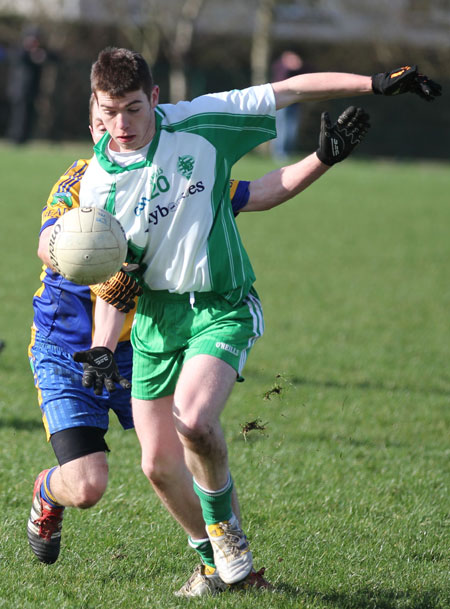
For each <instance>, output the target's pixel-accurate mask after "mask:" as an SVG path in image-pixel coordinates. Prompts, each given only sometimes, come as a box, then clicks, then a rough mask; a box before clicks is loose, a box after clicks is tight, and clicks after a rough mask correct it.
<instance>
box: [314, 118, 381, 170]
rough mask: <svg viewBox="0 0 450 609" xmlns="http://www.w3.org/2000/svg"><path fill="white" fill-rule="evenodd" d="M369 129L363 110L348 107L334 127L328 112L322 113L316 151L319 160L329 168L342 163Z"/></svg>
mask: <svg viewBox="0 0 450 609" xmlns="http://www.w3.org/2000/svg"><path fill="white" fill-rule="evenodd" d="M369 127H370V123H369V115H368V114H367V113H366V112H365V111H364V110H363V108H355V106H350V107H348V108H347V109H346V110H344V112H343V113H342V114H341V115H340V117H339V118H338V119H337V121H336V122H335V123H334V125H332V124H331V121H330V115H329V114H328V112H322V116H321V121H320V137H319V148H318V149H317V151H316V154H317V156H318V157H319V160H320V161H322V163H325V165H330V166H331V165H334V164H335V163H339V162H340V161H343V160H344V159H345V158H347V157H348V155H349V154H350V152H351V151H352V150H353V148H355V146H357V145H358V144H359V143H360V142H361V140H362V139H363V137H364V135H365V134H366V133H367V131H368V130H369Z"/></svg>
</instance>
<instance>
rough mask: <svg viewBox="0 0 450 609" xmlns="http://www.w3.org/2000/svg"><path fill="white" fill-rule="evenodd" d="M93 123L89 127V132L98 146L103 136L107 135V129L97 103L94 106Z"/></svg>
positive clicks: (92, 112)
mask: <svg viewBox="0 0 450 609" xmlns="http://www.w3.org/2000/svg"><path fill="white" fill-rule="evenodd" d="M91 121H92V124H91V125H89V131H90V132H91V135H92V140H93V142H94V144H96V143H97V142H98V141H99V140H100V139H101V137H102V136H103V134H104V133H106V127H105V124H104V123H103V121H102V119H101V116H100V113H99V111H98V106H97V103H96V102H95V101H94V103H93V104H92V111H91Z"/></svg>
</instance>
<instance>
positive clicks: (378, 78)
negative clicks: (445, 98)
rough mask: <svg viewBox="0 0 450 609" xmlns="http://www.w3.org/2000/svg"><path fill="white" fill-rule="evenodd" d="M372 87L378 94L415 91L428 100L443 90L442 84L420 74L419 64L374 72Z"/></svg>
mask: <svg viewBox="0 0 450 609" xmlns="http://www.w3.org/2000/svg"><path fill="white" fill-rule="evenodd" d="M372 89H373V92H374V93H375V94H376V95H400V94H401V93H415V94H416V95H418V96H419V97H421V98H422V99H425V100H426V101H433V100H434V99H435V98H436V97H439V95H441V91H442V87H441V85H440V84H438V83H437V82H434V80H431V79H430V78H428V76H425V74H419V73H418V68H417V66H403V67H402V68H397V69H395V70H392V71H391V72H379V73H378V74H374V75H373V76H372Z"/></svg>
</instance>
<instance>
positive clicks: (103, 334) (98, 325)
mask: <svg viewBox="0 0 450 609" xmlns="http://www.w3.org/2000/svg"><path fill="white" fill-rule="evenodd" d="M125 317H126V315H125V313H122V312H121V311H118V310H117V309H116V308H115V307H113V306H112V305H110V304H108V303H107V302H105V301H104V300H102V299H101V298H97V299H96V301H95V324H94V336H93V337H92V346H93V347H108V349H110V350H111V351H114V350H115V348H116V346H117V343H118V341H119V337H120V333H121V331H122V327H123V324H124V321H125Z"/></svg>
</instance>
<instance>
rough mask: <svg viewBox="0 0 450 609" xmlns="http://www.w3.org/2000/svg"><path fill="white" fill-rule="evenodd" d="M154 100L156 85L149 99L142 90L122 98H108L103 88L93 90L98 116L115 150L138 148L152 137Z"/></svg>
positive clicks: (156, 97) (155, 99)
mask: <svg viewBox="0 0 450 609" xmlns="http://www.w3.org/2000/svg"><path fill="white" fill-rule="evenodd" d="M158 99H159V88H158V87H154V88H153V91H152V94H151V96H150V99H148V97H147V96H146V95H145V93H144V92H143V91H142V89H139V90H138V91H132V92H131V93H126V94H125V95H124V96H123V97H111V96H110V95H109V94H108V93H105V92H104V91H97V102H98V111H99V116H100V118H101V120H102V121H103V124H104V126H105V127H106V129H107V131H108V132H109V134H110V135H111V137H112V139H113V141H114V143H115V146H114V147H115V148H117V150H118V151H119V152H129V151H130V150H138V149H139V148H142V147H143V146H145V145H146V144H148V143H149V142H150V140H151V139H152V138H153V136H154V135H155V113H154V108H155V106H156V105H157V103H158Z"/></svg>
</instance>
